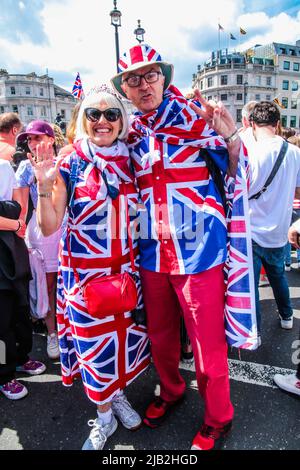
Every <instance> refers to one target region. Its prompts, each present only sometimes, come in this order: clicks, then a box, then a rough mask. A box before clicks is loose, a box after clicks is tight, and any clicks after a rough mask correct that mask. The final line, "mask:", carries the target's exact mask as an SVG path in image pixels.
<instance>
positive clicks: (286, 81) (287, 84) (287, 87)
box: [282, 80, 289, 90]
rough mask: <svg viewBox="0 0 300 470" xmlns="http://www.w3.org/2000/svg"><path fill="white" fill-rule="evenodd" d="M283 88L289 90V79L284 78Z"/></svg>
mask: <svg viewBox="0 0 300 470" xmlns="http://www.w3.org/2000/svg"><path fill="white" fill-rule="evenodd" d="M282 89H283V90H288V89H289V81H288V80H282Z"/></svg>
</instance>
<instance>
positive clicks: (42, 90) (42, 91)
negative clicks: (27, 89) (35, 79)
mask: <svg viewBox="0 0 300 470" xmlns="http://www.w3.org/2000/svg"><path fill="white" fill-rule="evenodd" d="M40 96H44V88H40Z"/></svg>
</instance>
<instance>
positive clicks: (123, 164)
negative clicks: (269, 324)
mask: <svg viewBox="0 0 300 470" xmlns="http://www.w3.org/2000/svg"><path fill="white" fill-rule="evenodd" d="M111 87H112V88H110V87H108V86H101V87H95V88H93V89H92V90H91V91H90V92H89V93H88V94H87V95H86V96H85V98H84V99H83V100H82V101H80V102H79V103H78V104H77V105H76V107H75V108H74V112H73V115H72V120H71V122H70V124H69V127H68V130H67V138H68V142H65V140H64V138H63V137H62V135H61V133H60V129H59V128H58V127H57V126H55V125H51V124H50V123H47V122H45V121H32V122H31V123H29V124H28V125H27V127H26V129H25V130H24V131H23V132H22V123H21V122H20V120H19V118H18V116H17V115H16V114H14V113H5V114H2V115H0V181H1V185H0V245H1V254H0V302H2V305H4V307H3V308H4V310H3V313H4V314H3V315H1V316H0V340H1V341H3V342H4V343H5V344H6V346H7V354H6V364H0V391H1V392H2V394H4V395H5V396H6V397H7V398H9V399H13V400H17V399H19V398H23V397H24V396H25V395H26V394H27V393H28V391H27V389H26V387H25V386H24V385H23V384H22V383H21V382H20V381H17V380H16V378H15V373H16V371H22V372H25V373H28V374H31V375H34V374H41V373H43V372H44V371H45V369H46V366H45V365H44V364H43V363H41V362H40V361H36V360H34V359H31V358H29V353H30V351H31V348H32V321H31V318H30V317H31V316H34V317H35V319H37V318H43V321H44V323H45V325H46V328H47V346H46V347H47V354H48V356H49V358H50V359H58V358H60V362H61V371H62V380H63V383H64V385H66V386H70V385H72V383H73V380H74V378H75V377H77V376H80V377H81V378H82V382H83V385H84V390H85V393H86V395H87V397H88V399H89V400H90V401H91V402H93V403H94V404H95V405H96V406H97V414H96V418H95V419H94V420H91V421H89V423H88V424H89V426H90V427H91V428H92V429H91V431H90V435H89V436H88V438H87V439H86V441H85V442H84V444H83V447H82V449H83V450H101V449H103V447H104V446H105V443H106V441H107V439H108V438H109V437H110V436H111V435H112V434H113V433H114V432H115V430H116V429H117V425H118V421H120V422H121V424H122V425H123V426H124V427H125V428H127V429H130V430H135V429H138V428H139V427H140V426H141V425H142V423H144V425H146V426H148V427H150V428H156V427H158V426H160V425H162V424H163V422H164V420H165V419H166V418H167V417H168V416H169V415H170V414H171V413H172V411H173V410H174V408H175V407H176V406H178V405H179V404H180V403H181V402H182V400H183V399H184V395H185V388H186V384H185V381H184V379H183V378H182V376H181V374H180V371H179V361H180V355H181V344H180V328H181V321H182V318H183V319H184V323H185V328H186V331H187V335H188V338H189V340H190V342H191V345H192V350H193V357H194V363H195V369H196V378H197V384H198V390H199V394H200V395H201V397H202V399H203V401H204V405H205V411H204V417H203V423H202V425H201V427H200V429H199V431H198V433H197V434H196V436H195V437H194V439H193V442H192V445H191V449H193V450H211V449H213V448H214V447H215V444H216V442H217V441H218V440H219V439H221V438H223V437H224V436H226V435H227V434H228V433H229V432H230V430H231V428H232V422H233V416H234V408H233V405H232V403H231V400H230V384H229V372H228V359H227V344H228V343H229V344H234V345H235V346H238V347H242V348H246V347H248V348H249V349H256V348H257V347H258V346H260V344H261V342H262V338H263V332H262V328H261V314H260V303H259V289H258V287H259V282H260V275H261V269H262V267H263V268H264V270H265V274H266V276H267V278H268V281H269V282H270V285H271V287H272V289H273V293H274V297H275V300H276V303H277V307H278V313H279V325H280V326H281V328H283V329H292V328H293V310H292V307H291V302H290V295H289V288H288V283H287V279H286V275H285V271H286V270H288V269H289V268H290V266H291V246H292V247H295V249H296V250H297V252H296V253H297V259H298V267H299V266H300V241H299V240H300V226H299V213H300V205H299V201H300V150H299V146H300V145H299V139H300V138H299V135H296V133H294V135H289V136H287V135H284V130H283V129H282V128H281V127H280V112H279V110H278V108H277V106H276V105H275V104H274V103H273V102H267V101H265V102H250V103H247V105H246V106H245V107H244V109H243V121H242V124H243V126H242V128H241V129H239V130H238V129H237V127H236V123H235V122H234V120H233V118H232V116H231V115H230V113H229V111H228V109H227V108H226V107H225V106H224V105H223V103H221V102H218V103H216V102H214V101H207V100H205V99H204V98H203V96H202V95H201V93H200V92H199V91H198V90H195V91H194V93H193V94H192V95H191V96H188V97H184V96H183V95H182V94H181V92H180V91H179V90H178V89H177V88H176V87H175V86H174V85H173V65H172V64H169V63H168V62H165V61H163V60H162V58H161V56H160V55H159V53H158V52H157V51H155V50H154V49H153V48H152V47H151V46H149V45H146V44H139V45H138V46H134V47H132V48H131V50H130V54H128V53H125V54H124V55H123V56H122V57H121V59H120V62H119V73H118V74H117V75H116V76H114V77H113V78H112V80H111ZM122 98H127V99H128V100H130V101H131V102H132V104H133V105H134V107H135V108H136V109H137V112H136V113H135V114H134V115H133V116H131V117H130V118H129V116H128V115H127V112H126V109H125V107H124V104H123V99H122ZM16 146H17V150H16ZM14 170H15V171H14ZM247 188H248V189H247ZM279 193H280V198H278V194H279ZM237 220H238V222H237ZM290 225H291V227H290ZM287 242H288V243H287ZM238 250H240V252H239V251H238ZM240 254H241V256H242V259H243V261H242V262H243V263H244V264H243V266H242V267H243V268H245V266H246V270H245V269H244V271H245V272H246V273H247V274H246V275H245V276H244V277H243V276H241V278H240V279H235V281H234V295H233V293H232V291H231V290H230V288H231V287H232V282H228V279H229V280H231V279H232V278H231V277H230V276H231V270H232V269H233V268H235V267H236V264H234V263H238V262H240V263H241V261H239V259H240V258H239V255H240ZM246 276H247V277H246ZM42 285H44V287H45V288H44V290H43V291H42V289H41V286H42ZM37 286H38V288H37ZM211 286H213V289H211V288H210V287H211ZM41 292H43V294H42V295H41ZM45 299H46V301H45ZM235 309H236V310H235ZM236 312H237V313H241V312H242V313H244V315H239V314H236ZM225 320H226V322H225ZM241 331H242V333H241ZM150 358H152V361H153V364H154V367H155V369H156V371H157V373H158V376H159V380H160V395H159V396H158V397H154V398H153V400H152V402H151V403H150V404H149V406H148V407H147V409H146V411H145V416H144V417H143V418H142V417H140V416H139V414H138V413H137V412H136V411H135V410H134V408H133V406H132V405H131V404H130V403H129V401H128V400H127V398H126V395H125V393H124V390H125V388H126V386H127V385H128V384H130V383H131V382H133V381H134V380H135V378H136V377H137V376H138V375H140V374H141V373H142V372H143V371H144V370H145V369H146V368H147V366H148V365H149V363H150ZM274 380H275V382H276V384H277V385H278V386H279V387H281V388H283V389H285V390H288V391H290V392H293V393H296V394H298V395H300V371H299V367H298V371H297V373H295V374H292V375H289V376H282V375H276V376H275V377H274Z"/></svg>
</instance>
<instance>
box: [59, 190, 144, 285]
mask: <svg viewBox="0 0 300 470" xmlns="http://www.w3.org/2000/svg"><path fill="white" fill-rule="evenodd" d="M123 195H124V200H125V214H126V227H127V236H128V245H129V256H130V265H131V270H132V272H137V269H136V267H135V264H134V252H133V243H132V236H131V231H130V218H129V210H128V198H127V191H126V184H125V183H124V185H123ZM70 233H71V230H70V228H69V226H68V228H67V236H66V242H67V249H68V255H69V258H70V261H71V266H70V267H71V268H73V271H74V276H75V280H76V283H77V284H78V285H79V286H80V288H81V283H80V277H79V274H78V271H77V269H76V268H75V266H74V263H73V259H74V258H73V256H72V253H71V249H70ZM72 265H73V266H72Z"/></svg>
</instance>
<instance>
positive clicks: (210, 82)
mask: <svg viewBox="0 0 300 470" xmlns="http://www.w3.org/2000/svg"><path fill="white" fill-rule="evenodd" d="M212 86H213V77H208V79H207V87H208V88H209V87H212Z"/></svg>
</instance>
